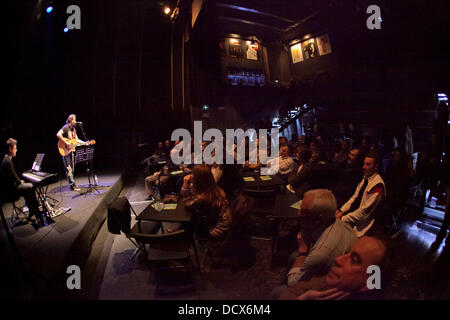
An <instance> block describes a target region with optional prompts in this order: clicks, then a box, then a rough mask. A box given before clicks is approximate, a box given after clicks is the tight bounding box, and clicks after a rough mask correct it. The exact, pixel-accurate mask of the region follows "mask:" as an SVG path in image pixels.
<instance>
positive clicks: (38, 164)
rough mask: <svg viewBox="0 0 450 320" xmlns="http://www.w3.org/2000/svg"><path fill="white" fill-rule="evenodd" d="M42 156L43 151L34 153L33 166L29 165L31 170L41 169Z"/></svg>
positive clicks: (43, 154)
mask: <svg viewBox="0 0 450 320" xmlns="http://www.w3.org/2000/svg"><path fill="white" fill-rule="evenodd" d="M44 156H45V153H38V154H37V155H36V158H35V159H34V162H33V166H32V167H31V170H33V171H39V170H41V165H42V159H44Z"/></svg>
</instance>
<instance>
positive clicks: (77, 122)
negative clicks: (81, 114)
mask: <svg viewBox="0 0 450 320" xmlns="http://www.w3.org/2000/svg"><path fill="white" fill-rule="evenodd" d="M75 123H76V124H83V122H79V121H76V122H75Z"/></svg>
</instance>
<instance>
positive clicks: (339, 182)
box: [333, 148, 364, 207]
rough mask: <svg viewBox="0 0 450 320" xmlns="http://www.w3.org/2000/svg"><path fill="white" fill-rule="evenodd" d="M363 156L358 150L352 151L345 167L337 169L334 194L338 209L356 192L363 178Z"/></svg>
mask: <svg viewBox="0 0 450 320" xmlns="http://www.w3.org/2000/svg"><path fill="white" fill-rule="evenodd" d="M363 159H364V157H363V155H362V153H361V151H360V150H359V149H358V148H354V149H352V150H350V151H349V152H348V154H347V160H346V162H345V165H344V167H337V168H336V177H337V179H336V182H335V185H334V187H333V193H334V196H335V197H336V202H337V205H338V207H341V206H342V205H343V204H344V203H345V202H346V201H347V200H348V199H349V198H350V197H351V196H352V195H353V193H354V192H355V188H356V186H357V185H358V184H359V182H360V181H361V179H362V177H363V169H362V166H363V164H362V162H363Z"/></svg>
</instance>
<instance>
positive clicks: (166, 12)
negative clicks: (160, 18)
mask: <svg viewBox="0 0 450 320" xmlns="http://www.w3.org/2000/svg"><path fill="white" fill-rule="evenodd" d="M170 11H172V10H170V8H169V7H165V8H164V13H165V14H166V15H168V14H169V13H170Z"/></svg>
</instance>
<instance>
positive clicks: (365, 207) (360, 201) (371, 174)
mask: <svg viewBox="0 0 450 320" xmlns="http://www.w3.org/2000/svg"><path fill="white" fill-rule="evenodd" d="M378 168H379V160H378V157H377V156H376V155H374V154H369V155H366V158H365V159H364V166H363V174H364V178H363V180H362V181H361V182H360V183H359V185H358V187H357V188H356V190H355V193H354V194H353V196H352V197H351V198H350V199H349V200H348V201H347V202H346V203H345V204H344V205H343V206H342V207H341V209H339V210H338V211H337V212H336V218H337V219H342V221H343V222H347V223H349V224H351V225H352V226H353V230H354V232H355V233H356V235H357V236H358V237H362V236H363V235H365V234H366V232H367V231H369V229H370V228H371V227H372V225H373V222H374V218H375V214H376V212H377V210H378V209H379V207H380V205H381V204H382V201H383V200H384V198H385V196H386V191H385V190H386V187H385V185H384V181H383V179H382V178H381V176H380V175H379V174H378Z"/></svg>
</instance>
